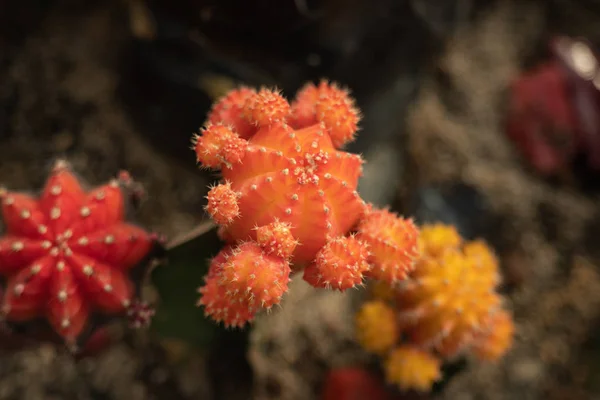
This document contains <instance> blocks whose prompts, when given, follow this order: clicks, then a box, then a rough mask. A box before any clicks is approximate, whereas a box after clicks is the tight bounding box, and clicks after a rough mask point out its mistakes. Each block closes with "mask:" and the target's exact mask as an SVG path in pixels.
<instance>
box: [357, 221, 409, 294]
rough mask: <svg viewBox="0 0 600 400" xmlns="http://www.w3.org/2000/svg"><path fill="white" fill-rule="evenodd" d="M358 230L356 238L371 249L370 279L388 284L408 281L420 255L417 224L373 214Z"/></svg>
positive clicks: (362, 222)
mask: <svg viewBox="0 0 600 400" xmlns="http://www.w3.org/2000/svg"><path fill="white" fill-rule="evenodd" d="M357 230H358V235H357V237H358V238H359V239H361V240H363V241H365V242H366V243H368V244H369V245H370V250H371V260H370V261H371V263H372V264H373V268H372V269H371V271H370V272H369V276H370V277H372V278H374V279H377V280H381V281H384V282H389V283H396V282H398V281H400V280H404V279H406V277H407V276H408V274H409V273H410V272H411V271H412V270H413V269H414V261H415V258H416V257H417V256H418V254H419V252H418V237H419V231H418V230H417V227H416V226H415V225H414V223H413V222H412V221H411V220H406V219H403V218H401V217H399V216H397V215H395V214H393V213H391V212H389V211H387V210H371V211H370V212H369V213H367V214H366V216H365V217H364V218H363V219H362V220H361V222H360V224H359V225H358V228H357Z"/></svg>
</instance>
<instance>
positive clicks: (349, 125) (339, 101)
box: [315, 87, 360, 148]
mask: <svg viewBox="0 0 600 400" xmlns="http://www.w3.org/2000/svg"><path fill="white" fill-rule="evenodd" d="M315 111H316V115H317V120H318V121H320V122H322V123H324V124H325V127H326V128H327V131H328V132H329V136H331V141H332V142H333V145H334V146H335V147H337V148H340V147H342V146H344V145H345V144H346V143H348V142H351V141H352V140H354V135H355V134H356V131H357V129H358V122H359V121H360V115H359V112H358V110H357V109H356V107H355V106H354V101H353V100H352V99H351V98H350V96H349V95H348V92H347V91H345V90H342V89H338V88H336V87H332V88H331V90H330V91H329V93H328V94H327V95H322V96H321V97H320V98H319V101H318V102H317V104H316V107H315Z"/></svg>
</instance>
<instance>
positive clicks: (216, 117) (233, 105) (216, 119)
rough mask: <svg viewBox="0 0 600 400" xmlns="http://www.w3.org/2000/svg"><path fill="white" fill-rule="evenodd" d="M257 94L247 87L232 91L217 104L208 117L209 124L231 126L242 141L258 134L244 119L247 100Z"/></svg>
mask: <svg viewBox="0 0 600 400" xmlns="http://www.w3.org/2000/svg"><path fill="white" fill-rule="evenodd" d="M255 94H256V91H255V90H253V89H250V88H247V87H240V88H238V89H235V90H232V91H230V92H229V93H228V94H227V95H226V96H223V97H222V98H220V99H219V100H218V101H217V102H216V103H215V105H214V106H213V108H212V110H211V112H210V114H209V115H208V122H209V123H211V124H218V123H222V124H224V125H228V126H231V127H232V128H233V130H234V132H235V133H237V134H238V135H239V136H240V137H241V138H242V139H249V138H250V137H251V136H252V135H253V134H254V133H255V132H256V127H255V126H254V125H252V124H251V123H250V122H248V121H247V120H246V119H245V118H244V117H243V109H244V106H245V104H246V100H248V99H249V98H250V97H252V96H253V95H255Z"/></svg>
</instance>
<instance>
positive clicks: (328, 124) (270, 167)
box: [193, 81, 418, 326]
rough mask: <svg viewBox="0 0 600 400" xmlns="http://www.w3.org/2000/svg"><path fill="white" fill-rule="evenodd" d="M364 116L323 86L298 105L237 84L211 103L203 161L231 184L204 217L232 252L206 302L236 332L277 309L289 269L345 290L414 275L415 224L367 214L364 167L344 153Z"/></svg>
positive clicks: (216, 265)
mask: <svg viewBox="0 0 600 400" xmlns="http://www.w3.org/2000/svg"><path fill="white" fill-rule="evenodd" d="M359 120H360V115H359V112H358V110H357V109H356V107H355V105H354V101H353V100H352V98H351V97H350V96H349V94H348V92H347V91H346V90H344V89H342V88H340V87H338V86H337V85H335V84H330V83H328V82H326V81H322V82H320V83H319V84H318V85H314V84H308V85H306V86H305V87H304V88H303V89H301V90H300V91H299V93H298V94H297V95H296V98H295V99H294V101H292V103H291V104H290V103H288V101H287V100H286V99H285V98H284V97H282V96H281V94H280V93H278V92H277V91H273V90H268V89H264V88H263V89H260V90H258V91H256V90H252V89H249V88H240V89H237V90H234V91H232V92H230V93H229V94H228V95H227V96H225V97H224V98H222V99H221V100H220V101H218V102H217V104H216V105H215V106H214V107H213V109H212V111H211V113H210V115H209V116H208V121H207V124H206V126H205V127H204V129H202V130H201V132H200V134H199V135H196V136H194V138H193V144H194V150H195V152H196V158H197V161H198V162H199V163H200V164H201V166H203V167H206V168H211V169H220V171H221V174H222V177H223V181H222V183H220V184H219V185H217V186H215V187H213V188H212V189H211V190H210V192H209V194H208V196H207V197H208V204H207V205H206V211H207V212H208V213H209V214H210V216H211V217H212V218H213V220H214V221H215V222H216V223H217V224H219V235H220V237H221V238H222V239H223V240H225V241H226V242H227V243H228V245H229V247H228V249H226V250H223V251H222V252H221V253H220V254H219V255H218V256H217V257H216V259H215V260H216V261H213V265H212V266H211V272H210V273H209V275H208V276H207V277H206V284H205V286H204V287H202V288H201V289H200V293H201V299H200V301H199V304H200V305H203V306H204V309H205V312H206V313H207V314H208V315H210V316H211V317H213V319H215V320H218V321H223V322H224V323H225V324H226V325H235V326H239V325H243V324H244V323H245V322H247V321H250V320H252V318H253V316H254V315H255V313H256V312H257V311H258V310H260V309H262V308H270V307H271V306H273V305H274V304H277V303H278V302H279V301H280V299H281V296H282V294H283V293H284V292H285V291H286V290H287V284H288V281H289V275H290V273H291V271H292V268H293V270H294V271H300V270H304V279H305V280H306V281H307V282H309V283H310V284H311V285H313V286H315V287H317V288H331V289H336V290H342V291H343V290H346V289H349V288H351V287H355V286H356V285H360V284H361V283H362V282H363V280H364V278H365V277H367V276H375V277H381V278H383V279H387V280H389V281H390V282H392V281H397V280H400V279H403V278H405V277H406V274H407V272H408V271H410V270H411V268H412V267H413V265H414V258H415V257H416V255H417V251H418V243H417V237H418V234H417V229H416V227H415V226H414V225H413V224H412V222H411V221H409V220H405V219H403V218H401V217H399V216H396V215H394V214H392V213H389V212H387V211H378V210H372V209H370V208H369V207H367V205H366V204H365V202H364V201H363V200H362V199H361V198H360V196H359V194H358V193H357V191H356V188H357V186H358V179H359V177H360V176H361V174H362V163H363V160H362V159H361V157H360V156H358V155H356V154H351V153H348V152H345V151H343V150H342V147H343V146H344V145H345V144H346V143H348V142H350V141H352V140H353V139H354V137H355V135H356V131H357V129H358V122H359ZM361 221H362V222H361ZM357 226H358V228H357V229H355V228H356V227H357ZM381 238H383V239H381Z"/></svg>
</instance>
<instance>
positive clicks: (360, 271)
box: [304, 236, 371, 290]
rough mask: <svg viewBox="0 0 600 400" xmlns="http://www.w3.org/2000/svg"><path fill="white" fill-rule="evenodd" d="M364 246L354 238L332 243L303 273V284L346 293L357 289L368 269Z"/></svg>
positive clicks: (324, 248) (341, 239)
mask: <svg viewBox="0 0 600 400" xmlns="http://www.w3.org/2000/svg"><path fill="white" fill-rule="evenodd" d="M368 259H369V250H368V246H367V245H366V244H365V243H363V242H361V241H360V240H358V239H356V237H354V236H347V237H340V238H336V239H333V240H331V241H329V242H327V244H326V245H325V246H323V248H322V249H321V250H320V251H319V253H317V257H316V258H315V262H314V263H312V264H311V265H309V266H308V267H306V268H305V269H304V280H305V281H307V282H308V283H310V284H311V285H312V286H314V287H317V288H334V289H338V290H346V289H349V288H351V287H354V286H356V285H359V284H360V283H361V282H362V280H363V276H364V274H365V273H366V272H367V271H368V270H369V269H370V268H371V266H370V265H369V263H368V262H367V261H368Z"/></svg>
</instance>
